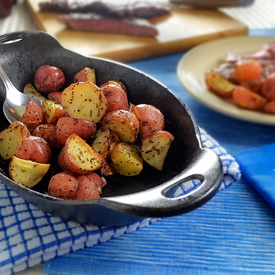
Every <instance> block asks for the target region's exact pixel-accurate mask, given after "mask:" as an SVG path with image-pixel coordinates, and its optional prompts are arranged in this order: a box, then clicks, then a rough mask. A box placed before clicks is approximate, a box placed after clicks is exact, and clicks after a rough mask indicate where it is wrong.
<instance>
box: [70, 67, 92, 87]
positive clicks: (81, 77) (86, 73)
mask: <svg viewBox="0 0 275 275" xmlns="http://www.w3.org/2000/svg"><path fill="white" fill-rule="evenodd" d="M87 81H88V82H91V83H93V84H96V75H95V69H92V68H89V67H85V68H83V69H82V70H81V71H80V72H78V73H77V74H76V75H75V76H74V83H77V82H87Z"/></svg>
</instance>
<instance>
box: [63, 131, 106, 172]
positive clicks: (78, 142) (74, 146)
mask: <svg viewBox="0 0 275 275" xmlns="http://www.w3.org/2000/svg"><path fill="white" fill-rule="evenodd" d="M64 148H65V149H64V163H65V165H66V166H67V168H68V169H69V170H70V171H72V172H74V173H78V174H88V173H90V172H93V171H94V170H97V169H99V168H100V166H101V165H102V162H103V158H102V157H101V156H100V154H99V153H97V152H96V151H95V150H93V149H92V147H91V146H90V145H89V144H88V143H86V142H85V140H83V139H82V138H81V137H79V136H78V135H76V134H72V135H70V136H69V137H68V138H67V140H66V143H65V147H64Z"/></svg>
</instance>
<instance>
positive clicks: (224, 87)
mask: <svg viewBox="0 0 275 275" xmlns="http://www.w3.org/2000/svg"><path fill="white" fill-rule="evenodd" d="M205 84H206V86H207V88H208V89H209V91H211V92H212V93H214V94H216V95H218V96H220V97H231V96H232V93H233V90H234V88H235V87H236V85H234V84H233V83H231V82H230V81H228V80H227V79H225V78H223V77H222V76H220V74H218V73H217V72H214V71H212V70H211V71H209V72H207V73H206V74H205Z"/></svg>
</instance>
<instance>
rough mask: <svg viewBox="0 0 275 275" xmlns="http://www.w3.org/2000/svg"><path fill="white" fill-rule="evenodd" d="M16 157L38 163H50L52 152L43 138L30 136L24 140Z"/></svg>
mask: <svg viewBox="0 0 275 275" xmlns="http://www.w3.org/2000/svg"><path fill="white" fill-rule="evenodd" d="M16 157H17V158H21V159H25V160H31V161H34V162H38V163H50V161H51V159H52V151H51V148H50V146H49V145H48V143H47V142H46V141H45V140H44V139H43V138H41V137H35V136H29V137H27V138H25V139H24V140H23V142H22V144H21V145H20V147H19V149H18V151H17V153H16Z"/></svg>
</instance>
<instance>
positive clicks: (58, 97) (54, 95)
mask: <svg viewBox="0 0 275 275" xmlns="http://www.w3.org/2000/svg"><path fill="white" fill-rule="evenodd" d="M61 97H62V92H51V93H49V94H48V99H49V100H51V101H54V102H55V103H57V104H61Z"/></svg>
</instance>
